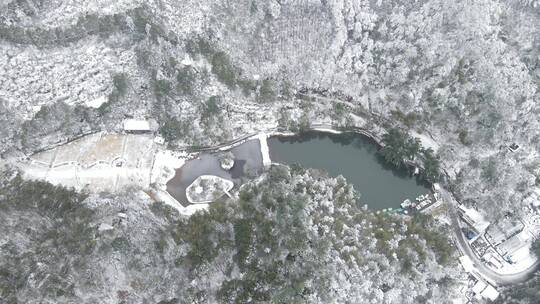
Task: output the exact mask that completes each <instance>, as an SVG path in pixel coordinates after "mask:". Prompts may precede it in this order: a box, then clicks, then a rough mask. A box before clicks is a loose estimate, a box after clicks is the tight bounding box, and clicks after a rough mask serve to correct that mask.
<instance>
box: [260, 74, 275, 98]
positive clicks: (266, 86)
mask: <svg viewBox="0 0 540 304" xmlns="http://www.w3.org/2000/svg"><path fill="white" fill-rule="evenodd" d="M274 86H275V84H274V82H273V81H272V80H270V79H265V80H263V81H262V83H261V87H260V89H259V96H258V101H259V102H263V103H266V102H270V101H273V100H274V99H275V98H276V89H275V87H274Z"/></svg>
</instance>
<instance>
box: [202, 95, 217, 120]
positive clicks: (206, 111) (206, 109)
mask: <svg viewBox="0 0 540 304" xmlns="http://www.w3.org/2000/svg"><path fill="white" fill-rule="evenodd" d="M220 107H221V98H220V97H219V96H211V97H210V98H208V99H207V100H206V102H205V103H204V104H203V106H202V109H201V118H202V119H203V120H207V119H209V118H211V117H214V116H217V115H219V114H220V112H221V109H220Z"/></svg>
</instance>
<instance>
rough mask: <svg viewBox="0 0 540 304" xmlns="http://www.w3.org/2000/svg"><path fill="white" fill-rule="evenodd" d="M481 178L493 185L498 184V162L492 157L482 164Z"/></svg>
mask: <svg viewBox="0 0 540 304" xmlns="http://www.w3.org/2000/svg"><path fill="white" fill-rule="evenodd" d="M481 177H482V178H483V179H485V180H486V181H488V182H489V183H491V184H495V183H496V182H497V180H498V173H497V161H496V159H495V158H494V157H490V158H489V159H488V160H487V161H484V162H482V172H481Z"/></svg>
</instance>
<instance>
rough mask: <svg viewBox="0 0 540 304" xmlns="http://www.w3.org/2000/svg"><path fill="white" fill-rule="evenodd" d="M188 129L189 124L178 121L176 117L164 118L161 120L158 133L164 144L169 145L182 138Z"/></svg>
mask: <svg viewBox="0 0 540 304" xmlns="http://www.w3.org/2000/svg"><path fill="white" fill-rule="evenodd" d="M189 127H190V126H189V122H186V121H182V120H179V119H178V118H176V117H166V118H164V119H162V121H161V124H160V126H159V130H158V131H159V134H160V135H161V137H163V139H165V141H166V142H168V143H171V142H174V141H176V140H177V139H180V138H184V136H185V134H186V133H187V131H188V130H189Z"/></svg>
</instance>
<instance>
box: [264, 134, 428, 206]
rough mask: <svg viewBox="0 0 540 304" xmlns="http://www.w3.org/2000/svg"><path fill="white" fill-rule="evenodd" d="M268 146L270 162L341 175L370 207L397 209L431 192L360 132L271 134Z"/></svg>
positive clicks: (363, 202)
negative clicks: (388, 158) (386, 156)
mask: <svg viewBox="0 0 540 304" xmlns="http://www.w3.org/2000/svg"><path fill="white" fill-rule="evenodd" d="M268 146H269V148H270V158H271V159H272V162H278V163H282V164H288V165H291V164H299V165H301V166H302V167H305V168H315V169H321V170H325V171H327V172H328V173H329V174H330V175H331V176H338V175H340V174H341V175H343V176H344V177H345V178H346V179H347V181H348V182H349V183H351V184H353V186H354V189H355V190H356V191H358V192H359V193H360V194H361V196H360V201H361V203H362V204H367V205H368V206H369V207H370V208H372V209H384V208H398V207H399V205H400V204H401V203H402V202H403V200H405V199H407V198H408V199H410V200H411V201H414V199H415V198H416V197H418V196H419V195H422V194H426V193H430V188H429V186H428V185H426V184H425V183H421V182H419V181H418V180H417V179H416V178H415V177H412V176H410V174H409V172H408V171H407V170H406V169H401V170H397V169H395V168H394V167H391V166H390V165H388V164H387V163H385V162H384V160H383V159H382V157H381V156H380V155H379V154H378V153H377V150H378V149H379V147H378V145H377V144H376V143H375V142H374V141H373V140H372V139H370V138H368V137H366V136H363V135H359V134H353V133H346V134H330V133H322V132H308V133H305V134H302V135H297V136H290V137H289V136H287V137H284V136H275V137H271V138H269V139H268Z"/></svg>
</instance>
